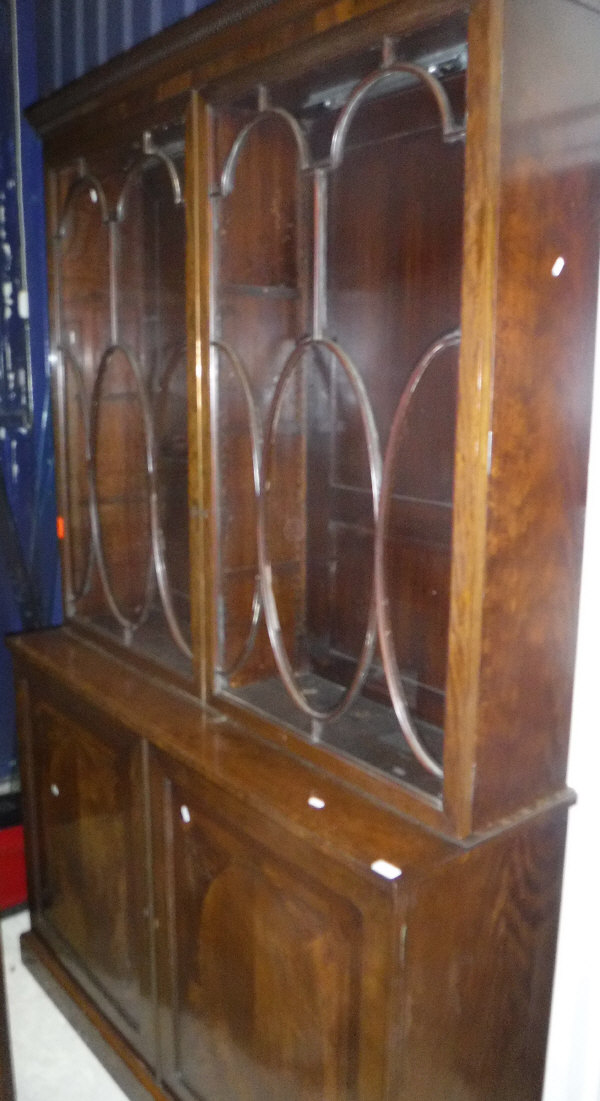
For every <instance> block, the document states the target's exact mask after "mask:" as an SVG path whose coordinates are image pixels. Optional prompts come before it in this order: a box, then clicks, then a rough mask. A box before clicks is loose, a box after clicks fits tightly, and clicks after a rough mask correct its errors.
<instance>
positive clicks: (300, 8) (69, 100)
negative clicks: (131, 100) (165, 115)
mask: <svg viewBox="0 0 600 1101" xmlns="http://www.w3.org/2000/svg"><path fill="white" fill-rule="evenodd" d="M471 6H472V0H355V2H354V3H353V4H352V5H348V6H344V7H343V8H342V7H340V5H339V4H336V3H334V2H333V0H213V2H212V3H210V4H209V5H208V6H207V7H205V8H202V9H201V10H200V11H197V12H195V13H194V14H193V15H190V16H187V17H186V18H184V19H181V20H179V21H178V22H177V23H175V24H173V25H172V26H170V27H167V28H165V29H164V30H162V31H160V32H159V33H158V34H156V35H153V36H152V37H151V38H148V39H146V40H145V41H143V42H140V43H138V44H137V45H135V46H133V47H131V48H130V49H129V50H127V51H125V52H123V53H120V54H118V55H116V56H115V57H113V58H110V59H109V60H108V61H106V62H105V63H104V64H103V65H100V66H97V67H96V68H94V69H91V70H90V71H89V72H88V73H85V74H84V75H83V76H81V77H78V78H76V79H75V80H73V81H71V82H70V83H69V84H66V85H64V87H62V88H59V89H57V90H56V91H54V92H52V93H51V94H50V95H48V96H47V97H45V98H44V99H40V100H38V101H37V102H35V103H32V104H31V105H30V106H29V107H27V108H26V110H25V115H26V117H27V120H28V121H29V123H30V124H31V125H32V126H33V128H34V129H35V130H36V131H37V133H38V134H39V136H40V137H41V138H42V139H44V140H45V141H47V140H49V139H51V138H52V137H53V136H54V135H55V134H56V133H58V132H60V131H61V130H62V129H63V128H64V127H69V126H70V125H71V124H74V123H75V124H76V123H77V121H78V120H79V119H81V118H83V117H84V116H86V115H88V114H93V113H94V112H95V111H101V110H102V109H103V107H105V106H108V104H109V103H110V101H111V99H112V98H115V97H122V95H123V93H124V91H129V90H131V91H133V90H134V89H135V88H136V87H140V86H142V85H147V84H150V83H153V82H159V83H160V99H161V102H162V103H165V102H168V100H170V99H175V98H176V97H178V96H179V97H180V96H181V91H182V89H183V90H189V88H190V87H192V86H198V85H200V86H202V84H203V82H202V79H201V78H200V80H199V81H198V80H193V81H192V80H190V81H189V82H187V84H186V80H185V75H186V74H185V72H184V70H185V69H186V68H187V69H189V70H199V71H200V73H201V71H202V69H203V67H204V66H206V70H207V81H206V83H208V82H209V80H210V79H212V78H213V75H214V74H215V72H216V71H217V70H218V69H219V68H220V65H219V64H218V58H219V56H220V55H222V57H223V62H222V68H223V72H224V73H225V74H226V72H227V70H228V68H229V67H230V65H231V67H237V66H240V65H241V66H242V67H243V66H244V63H245V61H247V63H248V64H251V63H252V61H253V57H252V54H253V51H252V50H251V49H248V44H249V43H251V42H252V40H253V38H254V37H255V36H257V35H260V36H261V37H264V36H267V35H268V33H269V31H270V30H271V29H272V28H279V29H280V30H283V29H285V28H286V27H289V26H293V25H299V24H303V25H304V30H305V32H306V33H307V34H308V36H309V37H310V35H311V34H314V35H316V34H318V33H322V29H323V27H325V28H326V29H328V30H331V29H335V28H336V27H338V26H342V25H343V24H349V23H353V22H356V21H357V20H358V19H360V18H364V17H367V16H369V15H373V14H376V13H377V12H383V13H385V12H390V13H393V14H395V15H396V16H397V17H406V19H407V20H408V21H409V23H410V22H414V20H415V19H416V18H419V19H437V18H443V17H444V16H446V15H451V14H453V13H456V12H466V11H469V10H470V8H471ZM265 20H266V21H265ZM242 25H244V26H243V28H242ZM311 28H312V30H311ZM284 37H287V35H285V36H284ZM292 37H293V35H292ZM230 53H231V54H232V55H233V57H232V60H231V63H229V62H228V61H227V55H228V54H230ZM190 75H191V73H190ZM218 75H221V74H220V73H219V74H218Z"/></svg>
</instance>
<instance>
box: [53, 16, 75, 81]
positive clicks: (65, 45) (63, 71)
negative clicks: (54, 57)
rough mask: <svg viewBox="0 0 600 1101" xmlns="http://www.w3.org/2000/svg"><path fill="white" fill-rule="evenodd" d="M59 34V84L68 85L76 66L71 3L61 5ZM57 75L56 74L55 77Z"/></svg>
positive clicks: (73, 75) (72, 78) (73, 19)
mask: <svg viewBox="0 0 600 1101" xmlns="http://www.w3.org/2000/svg"><path fill="white" fill-rule="evenodd" d="M58 23H59V34H60V54H59V57H60V65H59V66H58V68H59V73H60V82H61V84H68V83H69V81H71V80H74V79H75V77H76V76H77V66H76V64H75V18H74V11H73V2H72V0H71V2H70V3H69V4H61V7H60V18H59V20H58ZM58 75H59V74H58V73H57V76H58Z"/></svg>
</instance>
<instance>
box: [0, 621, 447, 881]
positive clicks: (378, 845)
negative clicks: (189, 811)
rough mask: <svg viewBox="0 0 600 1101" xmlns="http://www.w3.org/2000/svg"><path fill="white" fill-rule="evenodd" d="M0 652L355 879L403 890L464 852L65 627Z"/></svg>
mask: <svg viewBox="0 0 600 1101" xmlns="http://www.w3.org/2000/svg"><path fill="white" fill-rule="evenodd" d="M7 644H8V646H9V649H10V650H11V651H12V653H13V656H14V658H15V661H16V662H17V670H18V671H19V667H20V669H21V672H22V671H23V670H24V669H25V670H26V669H29V670H30V671H31V673H32V675H33V676H39V677H40V678H44V680H45V682H46V683H47V682H48V680H50V681H51V682H52V686H53V689H52V692H53V693H54V692H55V691H57V690H58V691H60V689H63V690H65V691H66V692H67V693H69V698H70V699H71V701H72V700H73V698H74V697H75V696H76V697H77V705H76V706H77V709H78V711H80V712H81V716H80V719H81V721H85V715H86V712H87V711H88V710H91V709H93V710H94V711H96V712H98V711H100V712H101V713H102V715H103V716H104V717H105V719H106V720H108V721H109V722H114V723H115V725H116V726H118V727H120V728H122V729H124V730H125V731H127V732H129V733H130V734H132V735H133V736H134V737H139V738H144V739H146V740H147V741H148V742H149V743H150V745H151V746H153V747H154V750H155V751H157V752H158V753H159V754H160V753H162V754H166V755H167V756H168V757H169V758H170V759H173V760H177V761H179V763H180V764H182V765H184V766H185V767H186V768H189V769H191V770H192V771H194V772H196V773H198V775H199V777H201V778H202V779H203V780H205V781H207V782H208V783H213V784H216V785H217V786H219V787H220V788H222V789H223V790H225V791H228V792H229V793H230V794H232V795H233V796H235V797H237V798H238V799H241V800H242V801H243V802H244V803H248V804H249V805H252V806H254V808H255V809H257V810H259V811H260V812H261V813H262V814H265V815H266V816H267V817H271V818H274V819H276V820H278V821H280V822H284V824H285V826H286V829H288V830H289V831H290V832H292V833H294V834H296V835H298V836H300V837H305V838H306V837H309V838H310V840H311V843H312V844H315V843H316V844H317V845H318V846H319V847H320V848H321V849H322V850H323V851H324V852H325V853H327V852H330V853H332V854H333V853H335V854H336V858H339V856H340V853H342V854H343V858H344V861H345V862H346V863H347V864H348V865H349V866H351V867H352V868H353V869H354V871H355V872H357V873H358V874H361V875H368V876H375V879H376V881H378V882H379V881H380V886H381V887H382V888H383V889H387V890H389V889H393V888H394V882H388V883H386V882H385V879H384V878H381V877H380V876H379V875H377V869H373V867H372V865H373V864H374V863H377V862H378V861H381V860H385V861H387V862H388V863H390V864H396V865H397V866H398V867H399V868H401V869H402V876H401V881H402V883H406V882H407V881H413V880H414V879H415V877H417V876H420V875H421V873H422V869H423V866H427V867H431V866H433V865H435V864H439V863H440V862H442V863H444V862H445V861H447V860H449V859H452V858H453V857H456V856H457V855H460V853H461V852H463V851H464V847H463V846H461V845H460V844H458V843H457V842H456V841H453V840H452V839H451V838H448V837H444V836H442V835H440V834H437V833H435V832H434V831H433V830H430V829H428V828H427V827H424V826H423V825H421V824H420V823H418V822H415V821H413V820H412V819H410V818H408V817H405V816H403V815H400V814H399V813H397V812H395V811H394V810H392V809H391V808H389V807H387V806H385V805H383V804H380V803H378V802H377V801H376V800H374V799H372V798H370V797H369V796H367V795H365V794H364V793H361V792H359V791H357V790H356V789H354V788H352V787H351V786H350V785H348V784H345V783H344V782H342V781H340V780H338V779H336V778H332V777H331V776H328V775H327V774H326V773H325V772H323V771H321V770H320V769H317V768H315V767H314V766H312V765H310V764H307V763H306V762H303V761H299V760H297V759H296V758H295V757H294V756H293V755H292V754H290V753H289V752H287V751H286V750H285V749H282V748H281V747H279V746H275V745H273V744H272V743H268V742H265V741H264V740H263V739H261V738H259V737H257V736H253V735H251V734H250V733H249V732H248V731H246V730H245V729H243V728H242V727H240V726H239V724H237V723H235V722H234V721H233V720H231V719H229V718H227V717H226V716H224V715H221V714H219V713H217V712H213V711H211V710H210V709H208V708H205V707H203V706H202V705H201V704H200V702H199V701H198V700H196V699H194V698H193V697H191V696H188V695H187V693H185V692H184V691H183V690H181V689H178V688H176V687H174V686H173V685H167V684H165V683H164V682H163V681H161V680H160V679H158V678H156V679H153V678H152V679H150V680H149V679H148V677H147V676H145V675H142V674H140V673H139V672H138V671H137V670H136V669H134V668H132V667H131V666H129V665H127V664H126V663H124V662H123V661H120V660H119V659H118V658H117V657H116V656H114V655H112V654H108V653H106V651H104V650H103V649H101V648H100V647H97V646H96V645H95V644H94V643H93V642H92V641H90V640H88V639H82V638H80V637H79V636H76V635H75V634H73V633H72V632H71V631H70V629H69V628H68V627H58V628H51V629H47V630H43V631H35V632H30V633H28V634H24V635H15V636H12V637H10V638H8V639H7ZM21 663H22V664H21ZM17 675H19V672H18V673H17ZM55 686H56V687H55ZM44 698H45V697H44ZM57 698H58V697H57ZM174 732H175V733H174ZM321 802H322V803H323V806H321V805H320V804H321ZM399 881H400V879H399V880H398V882H399ZM396 885H397V884H396Z"/></svg>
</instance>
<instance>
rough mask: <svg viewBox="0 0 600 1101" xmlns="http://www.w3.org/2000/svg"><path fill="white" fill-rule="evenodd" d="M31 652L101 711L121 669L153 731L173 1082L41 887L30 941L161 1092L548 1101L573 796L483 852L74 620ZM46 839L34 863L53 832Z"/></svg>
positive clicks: (36, 690) (27, 670)
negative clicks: (55, 920) (121, 1020)
mask: <svg viewBox="0 0 600 1101" xmlns="http://www.w3.org/2000/svg"><path fill="white" fill-rule="evenodd" d="M15 659H16V665H17V675H18V677H19V678H20V681H19V683H21V684H22V685H23V690H22V692H21V707H22V708H23V707H27V706H30V703H31V700H35V698H36V697H37V696H38V695H39V696H41V697H42V698H44V697H45V696H46V693H47V691H48V690H49V689H50V691H51V692H52V694H53V695H54V696H56V697H57V698H60V700H61V701H62V707H63V709H64V710H66V709H67V701H68V703H69V707H71V706H73V707H74V708H75V709H77V708H78V707H81V706H83V707H84V708H85V710H86V711H88V712H89V713H90V715H93V714H94V713H95V712H96V705H97V704H98V703H99V701H100V700H102V699H103V698H104V699H105V698H106V696H105V692H106V690H107V687H108V685H112V686H113V699H114V700H115V704H114V705H113V706H112V708H111V710H112V714H111V715H110V717H109V716H108V714H107V717H106V720H105V726H106V727H107V728H110V729H111V730H114V729H119V730H120V731H121V737H122V738H123V739H127V740H130V741H131V742H135V741H136V740H139V741H142V740H143V734H144V733H147V734H148V735H149V736H150V738H151V741H152V743H153V744H152V747H151V749H150V770H149V773H147V772H144V776H143V779H142V784H141V788H142V791H143V792H144V793H145V795H146V797H147V798H148V802H149V805H150V807H151V809H152V810H151V815H150V820H146V823H145V827H144V828H145V830H147V831H149V832H148V834H147V835H146V839H145V841H144V840H143V839H139V838H138V843H139V847H138V845H136V848H135V850H134V849H133V842H132V859H131V861H130V864H131V863H133V861H134V860H140V859H142V857H141V855H140V851H139V849H143V848H144V847H146V848H147V847H148V840H149V839H150V840H151V846H150V847H151V849H152V862H153V870H154V875H153V887H152V886H151V885H150V883H149V882H148V881H147V891H148V894H147V896H146V898H145V900H144V899H141V900H140V903H139V904H140V907H141V908H142V911H143V912H144V913H145V914H147V920H148V921H149V923H150V925H151V927H152V930H153V936H152V943H153V950H154V952H155V959H156V968H157V984H156V988H155V993H154V996H153V997H154V1000H153V1005H154V1019H155V1021H156V1022H157V1027H158V1033H157V1046H156V1048H155V1052H154V1054H155V1067H156V1070H155V1076H154V1077H152V1076H151V1075H150V1072H149V1071H148V1069H147V1059H146V1058H144V1060H143V1063H140V1062H139V1056H140V1055H141V1054H143V1053H142V1051H141V1036H140V1035H139V1034H138V1035H135V1034H134V1033H132V1031H131V1030H130V1031H129V1032H128V1033H127V1032H126V1030H125V1029H124V1028H123V1027H122V1025H120V1027H119V1030H118V1033H116V1032H115V1021H116V1020H117V1018H116V1017H115V1014H114V1012H112V1013H111V1012H110V1008H109V1009H108V1010H107V1003H106V1002H104V1003H103V1002H102V1000H101V997H100V996H99V992H98V990H95V989H94V985H93V983H92V982H90V980H89V978H87V977H86V976H85V973H84V971H79V972H77V971H76V970H75V968H74V967H73V963H72V962H71V961H70V960H69V956H70V955H71V953H65V950H64V947H62V946H61V945H60V942H58V941H57V939H56V937H54V938H53V937H52V933H51V931H50V925H49V920H48V919H47V918H46V917H45V915H44V912H43V910H42V912H40V911H39V909H38V906H37V904H36V903H35V902H34V908H33V918H34V920H33V933H32V934H31V935H30V936H29V937H28V938H27V944H26V949H27V957H28V958H30V959H31V958H32V959H33V966H34V971H39V969H40V968H44V969H46V970H49V972H50V975H51V976H53V977H54V980H53V981H56V979H57V978H58V979H59V980H60V982H61V985H62V986H63V987H64V989H65V990H66V991H67V992H68V994H69V996H70V998H71V999H73V1002H74V1006H75V1008H74V1010H73V1012H75V1013H76V1015H77V1016H78V1017H79V1015H80V1014H81V1013H83V1014H84V1016H85V1017H87V1018H88V1020H89V1021H91V1022H92V1024H93V1025H94V1026H95V1027H96V1028H99V1030H100V1034H101V1036H102V1037H103V1039H104V1041H106V1040H108V1041H109V1043H110V1044H111V1045H113V1047H114V1050H116V1051H117V1052H118V1053H119V1054H120V1056H121V1058H122V1059H124V1060H125V1064H126V1066H127V1067H128V1068H129V1070H133V1072H134V1074H137V1075H138V1078H139V1080H140V1082H141V1084H142V1085H143V1087H144V1089H146V1090H148V1089H151V1091H152V1096H156V1097H157V1098H160V1097H162V1096H164V1094H163V1093H162V1090H165V1091H166V1094H167V1095H169V1096H172V1095H174V1096H175V1097H177V1098H182V1099H184V1101H189V1099H190V1098H192V1097H197V1096H202V1094H203V1092H204V1093H205V1095H206V1096H208V1097H210V1098H215V1099H219V1101H220V1099H225V1098H226V1099H237V1098H239V1097H248V1098H250V1099H251V1101H254V1099H256V1101H258V1099H259V1098H262V1097H264V1096H266V1095H267V1094H268V1095H269V1096H273V1097H281V1098H284V1097H286V1098H287V1097H293V1098H302V1099H304V1098H311V1099H313V1098H314V1101H317V1099H321V1098H328V1099H329V1098H343V1099H344V1101H345V1099H347V1098H353V1099H354V1098H356V1099H360V1101H382V1099H385V1101H412V1099H413V1098H414V1097H417V1096H418V1097H423V1099H424V1101H425V1099H426V1101H429V1098H431V1101H434V1098H437V1097H439V1096H440V1093H441V1094H442V1095H443V1096H444V1097H448V1098H449V1099H450V1101H466V1099H467V1098H469V1097H472V1096H477V1092H476V1091H477V1089H481V1093H480V1096H482V1097H485V1098H486V1101H488V1099H490V1101H509V1099H510V1101H531V1099H533V1098H535V1097H536V1096H539V1088H540V1081H541V1074H542V1068H543V1052H544V1047H545V1039H546V1030H547V1012H548V1005H549V998H550V986H551V976H552V960H553V954H554V947H555V939H556V928H557V922H558V903H559V897H560V879H561V868H562V851H563V845H564V833H565V824H566V823H565V820H566V808H562V809H557V810H553V811H550V812H546V814H542V815H538V816H537V817H535V818H533V819H530V820H528V821H526V822H524V823H522V824H521V825H519V826H517V827H514V828H513V829H510V830H502V831H500V832H499V833H498V834H496V836H495V837H491V838H489V839H487V840H484V841H481V842H480V843H479V844H477V845H475V846H471V847H464V846H461V845H459V844H457V843H456V842H449V841H444V840H442V839H441V838H437V837H435V836H434V835H433V834H432V833H430V832H429V831H424V830H423V829H422V828H421V827H420V826H418V825H417V824H415V823H412V824H411V823H410V822H408V821H406V820H404V819H403V818H401V817H399V816H397V815H396V814H394V813H392V812H390V811H389V810H385V808H383V807H381V806H380V807H378V806H376V805H375V804H372V803H370V802H368V801H366V800H365V801H363V800H361V798H360V796H358V795H357V793H356V792H353V791H352V790H350V789H348V788H347V787H346V786H345V785H343V784H340V783H338V782H336V781H334V780H332V779H331V778H329V779H328V778H327V777H325V776H321V777H319V776H317V775H316V774H315V771H314V769H312V768H309V767H308V766H304V767H303V769H302V766H300V765H299V764H298V762H297V761H295V760H294V758H293V757H292V756H290V754H289V753H286V752H284V751H282V750H279V749H276V748H275V747H273V746H265V745H264V744H261V743H260V741H258V740H257V741H255V742H253V740H252V739H249V738H248V736H247V734H245V733H244V731H243V730H242V729H240V728H237V729H236V727H235V726H234V725H233V724H231V723H228V722H223V721H222V720H221V721H219V719H218V717H217V716H215V715H211V714H210V713H208V714H206V715H204V716H203V719H204V721H203V723H202V724H201V725H199V721H198V720H199V719H200V718H202V713H200V715H199V713H198V709H197V705H196V704H195V703H194V701H193V699H192V698H191V697H189V696H186V695H185V694H183V693H181V692H180V691H178V690H176V689H175V688H171V689H164V688H162V687H160V686H158V685H155V686H154V687H152V685H147V689H148V691H147V698H145V697H144V696H142V695H141V694H139V693H141V692H142V691H143V688H144V686H145V684H146V682H145V678H144V675H143V674H142V673H139V672H135V671H126V670H125V669H124V668H123V665H122V663H120V662H119V661H117V660H116V659H115V658H114V657H111V656H110V655H107V654H103V653H102V652H100V651H98V650H97V649H96V648H95V647H94V646H93V645H91V644H86V645H82V643H81V641H80V640H79V639H77V637H76V636H75V637H71V638H70V639H69V637H68V635H66V634H65V632H64V631H57V632H50V633H45V634H40V635H37V636H31V637H30V638H29V639H21V640H20V641H19V642H18V643H17V644H16V646H15ZM76 663H77V664H78V666H79V667H78V668H76ZM124 684H126V686H127V689H128V690H127V692H124V691H123V687H124ZM25 685H28V687H27V688H25ZM74 685H77V686H78V691H79V692H80V694H81V700H83V705H82V704H81V702H80V703H79V704H78V703H77V702H76V700H75V698H74V697H73V694H72V689H73V686H74ZM50 686H52V687H51V688H50ZM27 700H29V705H28V704H27ZM161 700H162V707H161V706H157V707H155V703H157V702H158V701H161ZM63 721H64V720H63ZM111 740H112V739H111ZM27 744H28V739H27V736H26V735H25V746H24V748H25V747H26V745H27ZM31 795H32V792H31V791H30V790H28V791H27V792H26V800H25V807H26V813H27V816H28V821H30V816H31V815H32V813H35V808H36V806H37V804H36V802H35V800H33V799H32V798H31ZM315 797H316V798H318V799H320V800H322V802H323V803H324V806H323V807H322V808H320V809H319V806H317V807H315V806H312V805H311V804H310V803H309V800H310V799H311V798H312V799H313V800H314V799H315ZM367 819H368V822H369V826H368V828H365V822H366V821H367ZM28 836H29V838H30V845H31V849H32V851H30V860H29V866H30V869H31V868H35V866H36V863H37V862H39V861H40V860H41V859H43V851H42V848H41V845H40V843H39V838H40V837H41V830H40V829H39V828H38V830H37V834H33V833H32V832H31V831H30V830H29V831H28ZM381 858H383V859H386V860H388V861H389V862H390V863H391V864H393V865H396V867H397V868H398V869H400V870H401V874H400V875H399V876H398V877H397V878H396V879H395V880H394V881H387V880H385V879H384V878H382V877H381V876H380V875H378V874H376V873H375V872H374V871H373V870H372V867H371V865H372V864H373V863H374V861H375V860H377V859H381ZM43 909H46V910H49V912H50V913H51V912H52V909H53V907H52V906H51V905H50V903H49V899H48V898H46V899H44V901H43ZM102 928H103V929H106V930H107V931H108V930H110V928H111V921H108V923H107V922H105V923H103V924H102ZM99 931H100V930H99ZM138 935H139V929H138ZM86 970H88V971H89V967H88V968H86ZM103 977H104V979H106V976H105V975H104V976H103ZM52 986H53V982H52V981H51V983H50V987H51V988H52ZM117 1037H118V1039H117ZM100 1050H102V1048H100ZM133 1096H136V1095H135V1093H134V1094H133ZM140 1096H143V1094H142V1095H140Z"/></svg>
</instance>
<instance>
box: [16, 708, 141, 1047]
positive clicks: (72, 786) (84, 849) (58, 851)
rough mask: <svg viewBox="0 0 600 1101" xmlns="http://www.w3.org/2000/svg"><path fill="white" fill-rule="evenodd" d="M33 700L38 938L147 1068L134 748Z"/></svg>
mask: <svg viewBox="0 0 600 1101" xmlns="http://www.w3.org/2000/svg"><path fill="white" fill-rule="evenodd" d="M69 704H70V701H68V700H63V698H62V697H61V698H59V696H58V692H57V694H56V698H54V697H53V696H48V694H47V693H46V692H44V694H43V695H42V694H41V693H40V695H39V696H34V697H33V700H32V706H31V719H32V721H31V742H32V753H31V756H30V760H32V761H33V770H34V775H33V778H32V780H33V787H34V791H35V801H36V807H37V815H38V822H37V834H36V836H35V838H34V840H33V845H34V846H35V857H34V861H35V867H36V874H35V877H34V882H35V888H34V891H35V897H34V899H33V906H32V910H33V913H32V920H33V925H34V928H35V929H36V931H37V932H38V933H39V934H40V935H41V936H42V937H43V939H44V940H45V941H46V943H47V944H48V945H49V946H50V947H51V948H52V949H53V951H54V952H55V953H56V955H57V956H58V958H59V959H60V961H61V963H62V964H63V966H64V967H65V968H66V969H67V970H68V972H69V973H70V974H71V975H72V976H73V978H74V979H75V980H76V981H77V982H78V983H79V984H80V985H81V987H82V988H83V989H84V991H85V992H86V993H87V994H88V995H89V996H90V997H91V998H92V1000H93V1001H94V1003H95V1004H96V1005H97V1006H98V1008H99V1009H100V1010H101V1011H102V1012H103V1013H104V1014H105V1015H106V1017H107V1018H109V1020H110V1021H111V1022H112V1023H113V1024H115V1025H116V1026H117V1028H118V1029H119V1030H120V1031H121V1032H122V1034H123V1035H124V1036H125V1038H126V1039H127V1040H128V1041H129V1043H131V1044H132V1046H133V1047H134V1048H135V1050H136V1051H137V1052H138V1053H139V1054H140V1055H141V1056H142V1057H143V1058H144V1059H146V1060H147V1061H148V1062H150V1063H151V1062H152V1060H153V1053H154V1043H153V1036H152V1021H153V1013H152V999H151V990H152V982H151V964H150V962H149V961H150V953H149V943H148V921H147V918H148V910H147V906H146V899H147V883H146V874H147V873H146V867H145V851H146V850H145V842H144V811H143V793H142V789H143V784H142V771H143V769H142V748H141V742H139V741H136V740H134V739H133V738H132V737H130V736H129V735H128V734H127V733H126V732H124V731H122V730H120V729H117V728H113V727H112V726H109V725H108V724H107V721H106V719H105V717H103V716H100V715H98V714H96V713H95V712H94V711H93V710H92V709H91V708H90V707H88V706H87V705H86V707H85V711H84V713H83V715H82V710H83V708H82V707H81V705H77V704H75V705H74V707H73V710H71V707H70V705H69Z"/></svg>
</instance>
